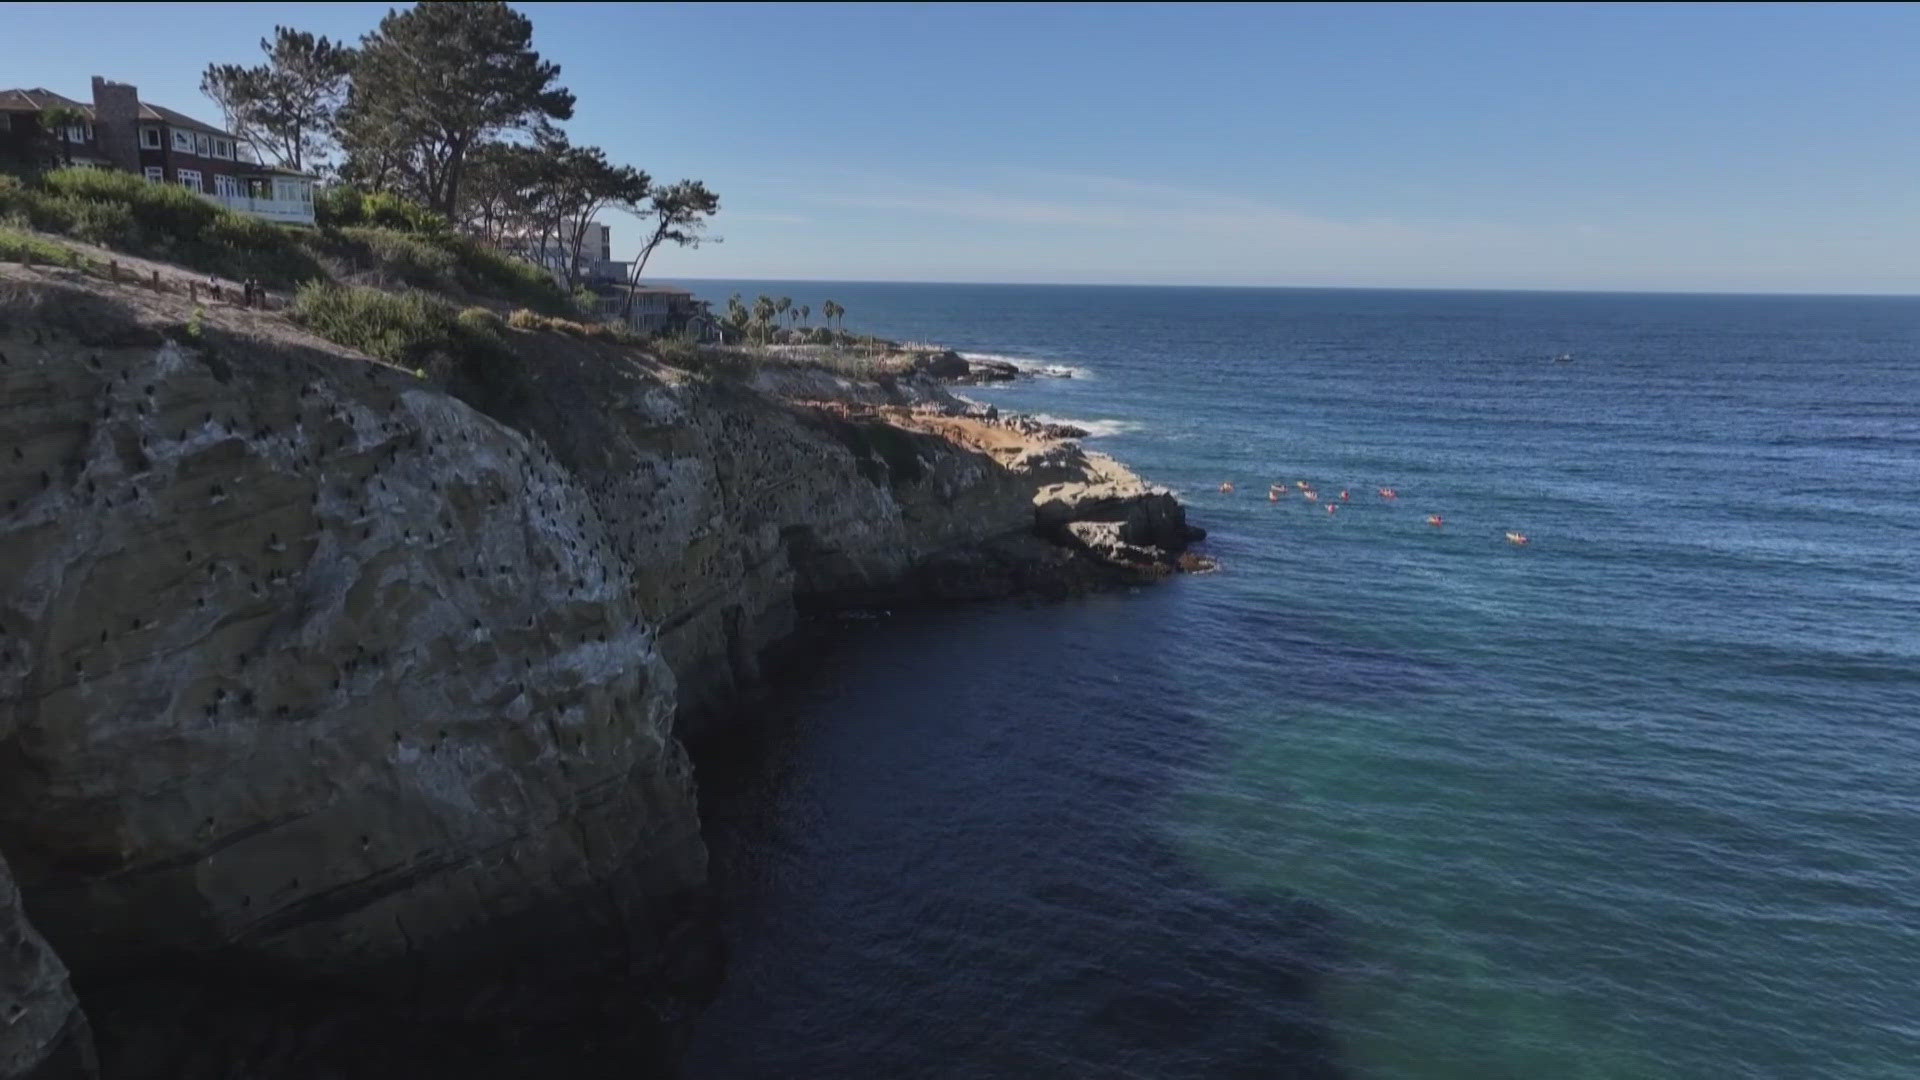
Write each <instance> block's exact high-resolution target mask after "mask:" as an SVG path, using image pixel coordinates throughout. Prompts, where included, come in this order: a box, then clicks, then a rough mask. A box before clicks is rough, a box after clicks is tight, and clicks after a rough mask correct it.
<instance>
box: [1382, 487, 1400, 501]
mask: <svg viewBox="0 0 1920 1080" xmlns="http://www.w3.org/2000/svg"><path fill="white" fill-rule="evenodd" d="M1380 497H1381V498H1383V499H1397V498H1399V497H1400V493H1399V492H1397V491H1395V490H1393V489H1392V488H1381V489H1380Z"/></svg>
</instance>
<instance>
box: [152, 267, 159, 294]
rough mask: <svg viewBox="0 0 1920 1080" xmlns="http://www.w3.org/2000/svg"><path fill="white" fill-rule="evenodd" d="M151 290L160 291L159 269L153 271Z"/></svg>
mask: <svg viewBox="0 0 1920 1080" xmlns="http://www.w3.org/2000/svg"><path fill="white" fill-rule="evenodd" d="M153 291H154V292H159V291H160V271H158V270H155V271H154V272H153Z"/></svg>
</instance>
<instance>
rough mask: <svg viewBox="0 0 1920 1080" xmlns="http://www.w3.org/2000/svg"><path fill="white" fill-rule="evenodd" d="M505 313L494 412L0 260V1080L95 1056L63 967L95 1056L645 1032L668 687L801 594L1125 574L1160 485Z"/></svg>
mask: <svg viewBox="0 0 1920 1080" xmlns="http://www.w3.org/2000/svg"><path fill="white" fill-rule="evenodd" d="M517 347H518V348H519V349H520V350H521V352H522V353H523V355H524V359H525V360H526V361H527V363H528V365H529V368H530V370H532V371H534V372H535V376H534V378H533V380H532V383H531V386H530V388H529V391H528V392H527V393H526V394H525V395H524V396H523V397H522V398H521V399H519V400H518V401H517V403H516V404H514V405H512V406H510V407H507V408H504V409H501V408H496V411H499V412H500V413H501V416H500V417H499V418H498V419H496V418H493V417H489V416H486V415H483V414H481V413H480V412H477V411H475V410H474V409H472V408H469V407H468V406H467V405H465V404H463V403H462V402H461V401H459V400H456V399H455V398H454V397H451V396H449V395H448V394H446V393H443V392H441V391H439V390H437V389H434V388H433V387H431V386H429V385H428V384H426V383H424V382H422V381H421V380H418V379H416V378H414V377H413V376H412V375H410V374H407V373H404V372H400V371H397V370H394V369H391V368H387V367H384V366H381V365H378V364H374V363H371V362H369V361H367V360H365V359H364V358H361V357H358V356H356V355H354V354H351V353H347V352H344V351H342V350H339V349H337V348H335V347H333V346H330V345H327V344H325V343H323V342H320V341H318V340H315V339H312V338H310V337H307V336H305V335H303V334H301V333H300V332H298V331H297V330H294V329H292V328H291V327H288V326H286V325H285V324H284V323H282V322H279V321H277V320H273V319H271V318H269V317H264V316H259V315H255V314H250V313H240V312H230V311H215V312H210V313H205V314H204V315H202V316H200V317H198V318H192V317H190V312H189V311H188V310H187V309H186V308H185V307H184V305H179V304H177V303H173V302H170V301H168V300H166V299H164V298H156V297H150V296H146V295H144V294H140V293H138V292H136V291H134V290H131V289H125V290H118V289H110V288H107V287H105V286H100V285H98V284H97V283H89V284H81V283H77V282H70V281H62V280H59V279H57V278H55V277H51V276H48V275H44V274H37V273H34V272H29V271H12V270H0V357H4V359H0V448H4V449H0V507H3V508H4V514H0V853H4V856H5V858H6V859H7V860H9V861H10V862H11V864H12V868H13V872H14V874H15V875H16V876H17V877H18V880H19V883H20V888H21V891H22V893H23V894H24V897H25V909H26V911H27V912H29V913H30V914H31V915H32V919H33V923H34V925H36V926H37V927H38V930H39V933H41V934H44V935H45V938H46V940H48V941H50V942H51V943H52V945H53V950H54V951H55V952H57V953H58V954H59V959H56V958H55V956H54V954H53V952H49V951H47V950H45V949H43V948H40V947H39V946H38V945H37V944H36V942H37V939H36V938H35V937H34V932H33V929H32V928H31V927H27V926H25V924H24V923H22V922H20V919H21V916H20V908H19V906H18V905H13V904H9V903H7V902H6V901H7V900H8V897H9V896H10V895H11V888H10V886H9V885H8V883H7V882H6V881H5V880H4V877H3V876H0V942H20V943H21V944H20V945H18V946H17V948H18V950H21V951H20V955H21V956H22V957H25V958H27V959H23V960H21V961H20V962H19V963H18V964H16V965H15V967H17V968H18V970H19V971H21V972H26V973H27V974H25V975H21V976H18V977H14V976H10V975H5V974H0V979H5V978H9V977H11V978H14V982H5V981H0V1010H6V1009H8V1008H10V1007H12V1006H11V1005H10V1004H9V1000H17V1001H18V1002H20V1003H21V1004H22V1005H23V1013H22V1015H23V1016H25V1017H26V1018H27V1019H26V1020H23V1021H22V1022H21V1023H15V1024H12V1025H10V1026H0V1040H11V1041H0V1077H9V1076H14V1075H23V1074H26V1073H27V1072H28V1070H29V1069H30V1067H32V1066H33V1065H34V1064H35V1062H34V1061H32V1060H30V1059H32V1058H33V1057H35V1056H36V1055H38V1056H41V1057H46V1056H47V1055H49V1054H52V1053H53V1050H54V1048H57V1047H59V1046H61V1045H66V1046H68V1047H69V1048H71V1047H73V1046H81V1047H84V1043H85V1032H84V1025H85V1022H86V1021H85V1019H84V1018H82V1017H81V1016H80V1014H79V1013H78V1012H76V1011H75V1010H74V1009H73V1007H72V1005H73V999H72V996H71V994H70V992H69V991H67V990H66V989H65V982H64V977H63V974H62V972H61V970H60V959H64V960H65V961H66V963H67V965H68V966H70V967H71V968H72V969H73V972H74V980H75V983H76V985H77V986H78V987H79V1001H80V1005H81V1007H83V1008H84V1009H85V1010H86V1013H87V1015H88V1016H91V1018H92V1021H93V1027H94V1028H95V1029H96V1030H97V1031H98V1032H99V1033H100V1036H101V1041H100V1046H101V1053H102V1055H103V1058H104V1061H105V1069H104V1071H105V1072H106V1073H107V1074H108V1075H114V1076H135V1075H167V1076H173V1075H228V1074H231V1073H232V1071H233V1070H235V1069H238V1070H240V1071H241V1072H242V1073H253V1072H263V1073H272V1074H274V1075H297V1074H299V1073H300V1072H301V1070H307V1071H314V1072H318V1071H321V1070H324V1069H326V1068H330V1067H331V1068H351V1069H354V1070H356V1071H358V1072H360V1073H362V1074H365V1073H366V1072H368V1071H370V1070H378V1069H381V1068H391V1069H393V1070H395V1071H403V1070H406V1069H412V1068H418V1067H420V1066H421V1063H422V1062H431V1063H433V1065H435V1066H436V1067H440V1068H445V1067H448V1066H449V1065H450V1064H451V1063H452V1062H453V1061H454V1060H456V1059H455V1058H450V1057H449V1056H448V1055H449V1053H453V1054H456V1055H457V1054H459V1053H470V1054H472V1055H473V1057H474V1061H475V1062H476V1063H485V1064H488V1065H493V1066H498V1065H500V1064H502V1063H503V1062H506V1061H511V1060H515V1058H514V1055H515V1054H520V1053H522V1052H523V1051H524V1052H526V1053H527V1054H531V1055H532V1056H531V1057H528V1058H527V1060H533V1059H535V1058H537V1057H538V1056H539V1055H538V1046H537V1044H539V1043H541V1042H543V1041H546V1042H550V1041H551V1040H552V1038H553V1035H552V1032H553V1031H554V1030H556V1028H560V1029H565V1028H568V1027H571V1028H574V1029H577V1031H578V1036H577V1038H576V1039H575V1040H574V1041H575V1042H576V1044H577V1053H578V1054H582V1055H585V1054H590V1053H594V1052H600V1053H604V1054H606V1055H608V1060H625V1061H631V1060H633V1059H634V1055H635V1054H636V1053H650V1052H653V1051H654V1050H658V1049H661V1048H662V1047H663V1046H664V1045H665V1044H666V1043H668V1042H670V1041H671V1032H672V1027H673V1024H672V1021H673V1020H674V1018H675V1017H676V1016H678V1015H680V1014H682V1013H683V1012H684V1011H685V1010H686V1009H688V1008H691V1007H693V1006H695V1005H696V1004H697V1002H698V1000H699V999H700V997H701V995H702V994H703V993H704V992H705V991H706V989H707V988H708V987H710V985H711V982H712V980H713V979H714V978H715V977H716V976H717V970H718V961H717V959H716V957H715V952H714V949H715V945H714V941H713V938H712V936H711V934H710V933H709V932H708V931H707V929H706V924H705V922H704V920H703V918H702V915H701V893H702V889H703V887H704V884H705V851H704V848H703V846H702V843H701V840H700V836H699V828H698V817H697V813H696V801H695V791H694V786H693V781H692V777H691V770H690V768H689V766H688V763H687V759H686V756H685V754H684V752H683V751H682V749H681V745H680V742H679V740H678V739H677V738H676V733H675V718H676V715H678V716H679V717H680V724H681V727H682V730H683V731H684V730H686V729H689V728H691V727H694V726H697V725H699V724H701V723H703V722H705V721H706V720H707V719H708V718H710V717H711V716H713V715H716V713H717V710H718V708H719V706H721V705H722V704H723V703H724V702H726V701H727V700H729V699H730V698H731V697H732V696H733V695H734V694H736V693H737V692H738V690H739V689H740V688H741V687H743V686H745V685H750V684H751V683H753V682H755V681H756V680H757V679H758V665H759V662H760V658H761V657H762V656H763V654H765V653H766V651H767V650H768V649H769V648H771V647H773V646H775V645H777V644H778V643H779V642H780V641H781V640H782V639H783V638H785V637H787V636H788V635H789V634H791V633H792V631H793V629H794V626H795V621H796V618H797V612H798V611H799V610H800V609H801V608H802V607H805V606H807V605H809V604H830V603H846V602H872V601H877V600H889V599H904V598H908V597H914V596H957V595H994V594H1000V593H1005V592H1009V591H1013V590H1016V589H1021V588H1044V589H1047V590H1049V591H1064V590H1068V589H1072V588H1080V587H1090V586H1092V585H1095V584H1098V583H1101V582H1103V581H1110V580H1113V579H1115V577H1116V576H1127V575H1134V574H1145V573H1150V572H1151V571H1150V570H1149V569H1147V568H1145V566H1144V564H1142V565H1140V566H1127V565H1122V564H1125V563H1127V562H1128V560H1129V558H1132V557H1137V558H1134V561H1135V562H1139V560H1140V559H1150V558H1151V557H1152V556H1153V554H1154V552H1153V551H1152V550H1151V549H1149V548H1147V547H1139V546H1135V547H1133V548H1131V549H1125V550H1123V548H1125V545H1122V547H1112V544H1113V543H1118V542H1119V540H1118V536H1119V533H1120V532H1124V531H1126V530H1128V529H1131V530H1132V531H1131V532H1130V533H1128V535H1130V536H1132V537H1133V538H1134V540H1136V541H1138V542H1139V543H1142V544H1144V543H1148V542H1150V541H1151V540H1152V539H1153V537H1152V536H1150V535H1149V533H1152V531H1153V530H1152V528H1148V529H1147V532H1142V531H1141V528H1140V527H1137V526H1131V525H1127V524H1125V523H1126V522H1127V521H1129V520H1132V519H1143V520H1144V518H1143V515H1144V516H1145V517H1152V516H1154V515H1155V514H1159V515H1160V516H1162V517H1164V516H1165V515H1166V513H1167V511H1166V510H1165V508H1164V507H1161V508H1159V509H1157V510H1154V511H1151V512H1149V511H1147V510H1144V509H1143V508H1144V507H1146V506H1148V505H1149V504H1153V505H1155V506H1158V503H1156V502H1155V499H1156V498H1162V499H1166V501H1167V502H1168V503H1171V500H1170V498H1166V497H1164V496H1158V497H1156V496H1153V495H1152V493H1150V492H1147V491H1146V490H1145V489H1144V488H1139V490H1133V489H1130V488H1127V487H1126V485H1127V484H1128V483H1129V482H1130V483H1132V484H1134V485H1135V486H1136V487H1137V486H1138V482H1137V481H1133V480H1131V478H1130V477H1127V476H1125V475H1123V473H1124V471H1123V470H1117V467H1113V466H1111V463H1102V460H1101V459H1098V458H1097V456H1089V455H1085V454H1082V453H1081V452H1080V451H1079V450H1078V448H1077V447H1071V449H1067V448H1063V447H1062V446H1057V445H1056V446H1052V447H1048V448H1042V449H1035V448H1034V447H1033V446H1026V447H1025V449H1022V448H1021V446H1020V445H1019V444H1018V441H1017V440H1015V441H1014V442H1013V443H1011V444H1009V445H1011V446H1012V449H1008V447H1007V446H998V445H988V444H992V443H995V441H996V440H997V439H998V438H999V436H997V435H993V434H992V433H993V432H994V431H996V430H999V429H996V428H995V427H994V426H993V425H992V424H980V423H979V422H978V421H977V419H975V420H969V419H968V418H966V417H965V416H963V415H961V414H963V413H964V411H965V410H964V409H963V408H962V406H961V405H960V404H959V403H957V402H955V401H954V400H953V399H951V398H948V397H947V396H946V395H945V394H944V393H943V392H941V391H939V390H938V389H937V388H934V387H931V386H930V385H926V384H911V385H906V386H901V385H895V386H893V387H891V388H888V387H879V386H873V385H870V384H862V383H857V382H849V381H847V380H840V379H836V378H834V377H831V376H827V375H825V374H823V373H819V372H787V373H776V374H772V375H767V374H763V375H761V376H760V383H759V385H758V386H757V387H749V386H744V385H740V384H739V383H737V382H734V381H729V380H711V379H701V378H695V377H691V376H688V375H687V374H686V373H684V372H678V371H676V370H674V369H670V368H661V367H658V366H654V365H650V364H648V363H645V362H642V361H638V360H636V359H634V358H632V357H628V356H622V355H619V354H617V353H615V352H613V351H611V350H610V349H597V348H594V347H589V346H587V345H584V344H582V343H579V342H575V341H571V340H566V339H560V338H557V337H554V336H552V335H545V336H541V335H519V338H518V340H517ZM503 420H504V421H505V422H504V423H503V422H501V421H503ZM956 424H957V425H963V426H964V425H966V424H975V425H976V427H975V428H973V429H971V430H974V432H975V434H976V435H978V434H979V433H980V432H986V433H988V436H990V437H987V438H975V439H973V440H972V441H971V442H970V441H969V440H968V439H966V438H961V437H957V436H956V432H955V430H951V427H952V425H956ZM943 425H945V427H943ZM1068 445H1070V444H1068ZM1043 481H1046V482H1052V483H1055V484H1061V485H1065V488H1064V493H1061V492H1055V494H1054V496H1051V497H1050V499H1049V500H1048V501H1049V504H1050V505H1052V504H1057V505H1056V506H1055V507H1054V509H1052V510H1050V511H1049V512H1048V513H1049V514H1050V515H1051V516H1050V517H1049V518H1048V519H1047V521H1046V522H1045V523H1044V524H1047V525H1048V526H1049V527H1050V528H1052V529H1053V530H1054V531H1055V533H1056V534H1057V536H1056V538H1057V539H1058V540H1060V541H1061V544H1064V545H1065V546H1061V545H1060V544H1054V543H1049V542H1047V541H1046V540H1043V539H1041V538H1040V537H1038V536H1037V535H1036V534H1035V532H1034V524H1035V493H1036V490H1037V489H1038V488H1039V487H1040V486H1042V482H1043ZM1103 485H1104V486H1103ZM1115 485H1118V487H1117V488H1116V487H1115ZM1095 489H1098V490H1099V491H1100V492H1104V493H1105V494H1101V495H1098V497H1091V496H1089V497H1085V498H1083V497H1082V495H1083V494H1085V493H1086V492H1093V491H1094V490H1095ZM1122 489H1125V490H1122ZM1172 505H1173V507H1174V510H1175V511H1177V504H1172ZM1076 508H1077V509H1076ZM1103 516H1104V517H1105V518H1106V519H1108V521H1107V526H1103V527H1102V528H1101V529H1095V530H1092V531H1093V532H1096V533H1102V534H1103V535H1104V533H1106V532H1112V533H1114V536H1112V537H1106V538H1105V539H1099V540H1098V542H1097V543H1089V542H1086V537H1084V536H1081V535H1080V534H1081V533H1086V532H1088V530H1087V529H1085V528H1082V527H1081V526H1082V525H1084V524H1085V522H1083V521H1080V522H1079V523H1078V524H1076V521H1078V519H1082V518H1088V517H1103ZM1161 524H1162V525H1167V523H1166V522H1161ZM1167 529H1169V530H1171V529H1173V526H1172V525H1167ZM1075 530H1078V531H1075ZM1163 532H1165V531H1164V530H1163ZM1177 532H1178V534H1179V536H1180V537H1181V538H1182V539H1184V522H1183V521H1182V522H1179V523H1178V529H1177ZM1172 535H1173V533H1172V532H1165V535H1162V536H1161V538H1162V539H1167V538H1168V537H1170V536H1172ZM1076 543H1079V544H1081V546H1082V547H1093V548H1094V549H1095V550H1100V549H1099V544H1100V543H1107V544H1108V545H1109V547H1108V550H1105V551H1104V554H1105V555H1106V556H1107V558H1106V559H1090V558H1087V557H1085V555H1084V554H1083V553H1077V552H1076V551H1075V550H1073V548H1074V545H1075V544H1076ZM1116 559H1117V560H1118V562H1117V563H1116V562H1115V560H1116ZM8 948H16V946H13V945H9V946H8ZM36 958H37V959H36ZM16 983H18V985H15V984H16ZM8 995H12V997H11V999H9V998H8V997H7V996H8ZM596 1017H598V1018H601V1019H602V1020H604V1021H605V1022H604V1023H597V1022H595V1018H596ZM4 1019H7V1018H6V1017H0V1020H4ZM28 1021H31V1022H30V1023H29V1022H28ZM608 1030H618V1031H620V1032H621V1035H620V1037H619V1038H616V1039H612V1040H611V1041H610V1040H609V1038H608V1037H607V1035H606V1031H608ZM76 1033H77V1034H76ZM62 1038H65V1039H66V1043H65V1044H63V1043H62V1042H61V1040H62ZM616 1043H617V1044H618V1045H615V1044H616ZM529 1047H532V1049H529ZM456 1048H457V1049H456ZM595 1048H597V1049H595ZM54 1057H55V1059H56V1060H67V1059H66V1058H61V1057H60V1056H59V1055H57V1054H56V1055H54ZM68 1057H71V1055H68ZM74 1060H78V1059H74ZM81 1067H82V1068H84V1065H83V1066H81Z"/></svg>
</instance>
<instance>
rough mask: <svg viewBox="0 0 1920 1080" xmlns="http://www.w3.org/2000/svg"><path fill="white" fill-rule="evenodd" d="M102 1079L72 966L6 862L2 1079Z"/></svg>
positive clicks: (0, 872)
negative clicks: (27, 904)
mask: <svg viewBox="0 0 1920 1080" xmlns="http://www.w3.org/2000/svg"><path fill="white" fill-rule="evenodd" d="M96 1074H97V1064H96V1062H95V1060H94V1056H93V1036H92V1033H91V1032H90V1031H89V1030H88V1029H87V1021H86V1015H85V1014H84V1013H82V1012H81V1011H80V1005H79V1002H78V1001H76V1000H75V999H74V996H73V987H71V986H70V985H68V983H67V967H66V965H65V964H62V963H61V962H60V958H59V957H58V956H55V955H54V953H53V950H52V949H50V948H48V947H47V943H46V940H45V939H43V938H42V937H41V936H40V934H39V932H38V931H36V930H35V929H34V928H33V925H32V924H31V923H29V922H28V921H27V915H26V912H25V911H24V910H23V909H22V908H21V904H20V892H19V890H18V889H16V888H14V884H13V875H12V874H11V873H10V872H9V871H8V870H7V864H6V861H5V860H4V859H0V1076H6V1077H13V1076H32V1077H39V1078H43V1080H54V1078H56V1077H59V1078H65V1077H74V1078H80V1077H88V1076H93V1075H96Z"/></svg>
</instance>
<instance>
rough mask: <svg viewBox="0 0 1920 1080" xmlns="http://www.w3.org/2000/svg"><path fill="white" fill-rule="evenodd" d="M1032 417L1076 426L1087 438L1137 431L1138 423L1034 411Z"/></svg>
mask: <svg viewBox="0 0 1920 1080" xmlns="http://www.w3.org/2000/svg"><path fill="white" fill-rule="evenodd" d="M1033 419H1035V420H1038V421H1040V422H1041V423H1043V424H1065V425H1067V426H1068V427H1077V428H1079V429H1080V430H1081V431H1084V432H1086V433H1087V438H1089V439H1098V438H1100V437H1102V436H1105V435H1125V434H1127V433H1129V432H1133V431H1139V430H1140V425H1139V424H1138V423H1136V422H1134V421H1132V420H1070V419H1068V418H1066V417H1064V416H1049V415H1047V414H1046V413H1034V414H1033Z"/></svg>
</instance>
